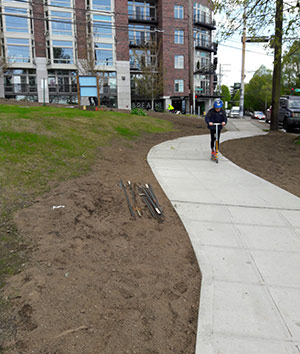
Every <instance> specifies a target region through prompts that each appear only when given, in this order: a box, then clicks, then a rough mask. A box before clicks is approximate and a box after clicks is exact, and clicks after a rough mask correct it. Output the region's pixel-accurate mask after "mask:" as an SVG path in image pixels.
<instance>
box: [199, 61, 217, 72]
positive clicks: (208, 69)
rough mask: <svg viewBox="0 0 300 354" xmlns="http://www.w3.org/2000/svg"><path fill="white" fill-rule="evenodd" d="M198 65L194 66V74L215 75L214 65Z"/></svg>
mask: <svg viewBox="0 0 300 354" xmlns="http://www.w3.org/2000/svg"><path fill="white" fill-rule="evenodd" d="M198 63H199V62H198ZM198 63H197V65H196V68H195V72H194V74H201V75H208V74H214V73H215V70H216V65H214V64H208V65H198Z"/></svg>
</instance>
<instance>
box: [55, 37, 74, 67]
mask: <svg viewBox="0 0 300 354" xmlns="http://www.w3.org/2000/svg"><path fill="white" fill-rule="evenodd" d="M52 47H53V48H52V49H53V62H54V63H55V64H73V62H74V61H73V42H71V41H52Z"/></svg>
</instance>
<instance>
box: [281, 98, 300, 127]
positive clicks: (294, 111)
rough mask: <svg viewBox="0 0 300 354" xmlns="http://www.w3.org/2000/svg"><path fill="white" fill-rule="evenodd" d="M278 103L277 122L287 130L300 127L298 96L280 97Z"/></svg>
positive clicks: (299, 99) (299, 102)
mask: <svg viewBox="0 0 300 354" xmlns="http://www.w3.org/2000/svg"><path fill="white" fill-rule="evenodd" d="M279 104H280V107H279V120H278V122H279V124H282V125H283V128H284V129H285V130H286V131H287V132H290V131H291V130H292V129H293V128H300V96H284V97H280V101H279Z"/></svg>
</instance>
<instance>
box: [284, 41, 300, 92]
mask: <svg viewBox="0 0 300 354" xmlns="http://www.w3.org/2000/svg"><path fill="white" fill-rule="evenodd" d="M291 88H300V41H299V40H298V41H295V42H294V43H293V44H292V46H291V47H290V48H289V50H288V51H287V52H286V53H285V54H284V56H283V61H282V94H285V95H290V94H291ZM294 95H300V93H296V92H295V93H294Z"/></svg>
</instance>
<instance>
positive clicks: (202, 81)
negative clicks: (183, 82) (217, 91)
mask: <svg viewBox="0 0 300 354" xmlns="http://www.w3.org/2000/svg"><path fill="white" fill-rule="evenodd" d="M194 82H195V93H196V94H202V95H209V94H210V76H209V75H201V74H200V75H199V74H197V75H195V77H194Z"/></svg>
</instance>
